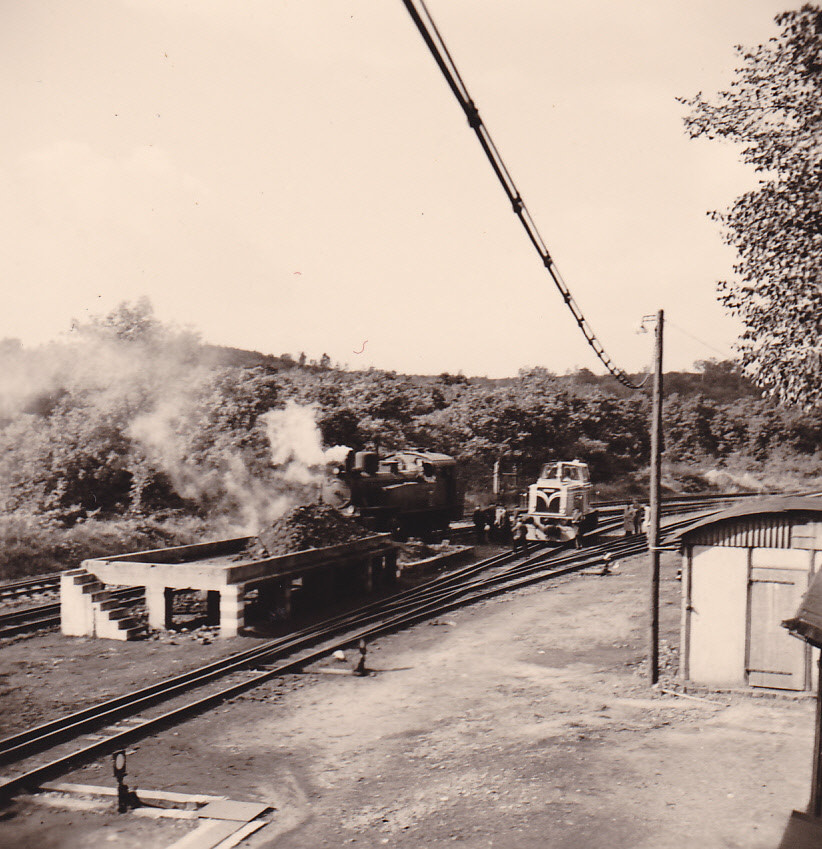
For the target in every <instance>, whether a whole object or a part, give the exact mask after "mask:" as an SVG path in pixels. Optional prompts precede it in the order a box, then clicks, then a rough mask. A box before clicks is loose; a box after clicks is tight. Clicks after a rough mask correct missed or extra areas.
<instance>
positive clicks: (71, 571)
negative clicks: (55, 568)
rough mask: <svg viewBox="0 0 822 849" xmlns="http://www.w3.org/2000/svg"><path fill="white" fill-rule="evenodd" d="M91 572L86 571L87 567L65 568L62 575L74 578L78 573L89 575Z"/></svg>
mask: <svg viewBox="0 0 822 849" xmlns="http://www.w3.org/2000/svg"><path fill="white" fill-rule="evenodd" d="M89 574H91V573H90V572H86V570H85V569H65V570H64V571H62V572H61V573H60V575H61V576H62V577H66V578H74V577H75V576H77V575H89Z"/></svg>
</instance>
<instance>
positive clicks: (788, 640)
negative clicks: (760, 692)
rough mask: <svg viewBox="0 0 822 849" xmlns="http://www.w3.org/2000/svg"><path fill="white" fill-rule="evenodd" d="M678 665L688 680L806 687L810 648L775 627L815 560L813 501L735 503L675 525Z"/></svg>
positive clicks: (819, 550) (817, 530) (820, 554)
mask: <svg viewBox="0 0 822 849" xmlns="http://www.w3.org/2000/svg"><path fill="white" fill-rule="evenodd" d="M676 538H677V539H678V540H679V542H680V544H681V551H682V558H683V562H682V619H681V627H682V639H681V659H680V670H681V675H682V677H683V678H684V679H685V680H687V681H691V682H693V683H697V684H708V685H724V686H749V687H766V688H773V689H779V690H800V691H801V690H809V689H810V688H811V686H812V681H811V652H817V651H818V650H817V649H813V648H811V647H810V646H808V645H806V644H805V643H803V642H801V641H800V640H797V639H795V638H793V637H791V636H790V634H789V633H788V632H787V631H786V630H785V629H784V628H782V627H781V623H782V621H783V620H785V619H789V618H790V617H791V616H793V615H794V613H795V612H796V610H797V608H798V607H799V604H800V600H801V599H802V596H803V594H804V593H805V591H806V590H807V589H808V584H809V582H810V579H811V577H812V576H813V574H814V573H815V572H816V571H818V570H819V569H820V566H822V499H820V498H816V497H811V496H803V497H796V496H780V497H769V498H762V499H756V500H747V499H746V500H745V501H744V502H740V503H739V504H737V505H735V506H733V507H731V508H729V509H727V510H723V511H721V512H718V513H715V514H713V515H711V516H706V517H703V518H701V519H699V520H698V521H696V522H694V523H693V524H692V525H689V526H688V527H686V528H684V529H683V530H681V531H680V532H679V533H678V534H677V535H676Z"/></svg>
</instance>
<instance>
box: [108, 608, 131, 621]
mask: <svg viewBox="0 0 822 849" xmlns="http://www.w3.org/2000/svg"><path fill="white" fill-rule="evenodd" d="M106 618H107V619H108V620H109V622H119V621H120V620H121V619H128V618H133V617H132V616H131V613H130V612H129V611H128V610H126V608H125V607H115V608H113V609H111V610H109V611H107V615H106Z"/></svg>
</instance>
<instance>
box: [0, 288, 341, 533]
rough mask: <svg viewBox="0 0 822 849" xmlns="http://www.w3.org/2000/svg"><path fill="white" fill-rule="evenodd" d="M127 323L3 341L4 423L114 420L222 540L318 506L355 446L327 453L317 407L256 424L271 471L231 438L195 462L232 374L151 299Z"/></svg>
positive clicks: (293, 409) (288, 410)
mask: <svg viewBox="0 0 822 849" xmlns="http://www.w3.org/2000/svg"><path fill="white" fill-rule="evenodd" d="M118 316H119V318H120V319H122V318H123V317H125V318H126V319H129V320H132V324H133V331H134V332H133V333H132V332H131V327H130V325H129V323H128V321H125V322H122V321H121V322H120V323H119V324H118V323H114V324H107V323H106V322H105V321H102V322H101V321H98V322H97V323H92V324H90V325H86V326H84V327H80V328H77V329H75V332H74V333H72V334H71V337H69V338H67V339H66V340H63V341H60V342H54V343H51V344H49V345H45V346H42V347H40V348H37V349H33V350H31V349H24V348H23V347H22V346H21V345H20V344H19V343H18V342H16V340H4V341H2V342H0V419H2V421H3V422H5V423H9V422H11V421H14V420H19V421H24V420H27V419H28V416H27V415H26V414H33V415H34V416H35V418H34V419H29V421H30V423H31V422H33V423H35V426H36V427H39V428H41V432H43V433H46V434H48V433H49V432H54V431H49V427H50V426H51V427H60V426H61V425H60V423H61V422H65V421H68V419H65V418H59V416H58V417H57V418H55V420H54V421H55V424H54V425H49V416H50V415H51V411H52V410H55V409H57V410H59V411H60V413H61V415H62V414H75V413H76V418H77V420H82V421H85V422H91V423H94V422H98V421H99V422H101V423H105V424H106V426H109V427H111V428H113V429H115V430H117V431H118V432H120V433H121V434H122V435H123V436H124V437H125V438H126V439H127V441H128V442H129V443H130V445H131V448H130V449H129V450H130V451H131V454H132V455H133V456H131V458H130V459H127V462H129V463H131V464H132V465H131V468H142V469H147V468H153V469H154V470H155V471H160V472H163V473H164V474H165V475H166V476H167V478H168V480H169V481H170V482H171V484H172V486H173V487H174V489H175V490H176V491H177V493H178V494H179V495H180V496H182V497H183V498H185V499H188V500H191V501H194V502H196V503H197V504H198V505H199V506H200V507H201V509H202V510H203V511H204V512H205V513H206V514H207V516H208V521H209V524H210V525H212V527H213V529H214V531H215V532H242V533H254V532H256V531H257V530H259V529H260V528H261V527H263V526H265V525H266V524H269V523H270V522H272V521H273V520H274V519H276V518H277V517H278V516H279V515H281V514H282V513H283V512H284V511H285V510H287V509H288V508H289V507H291V506H293V505H295V504H298V503H305V502H307V501H316V500H317V499H318V495H319V488H320V485H321V483H322V479H323V474H324V467H325V466H326V465H327V464H328V463H331V462H339V461H341V460H343V459H344V457H345V455H346V453H347V451H348V449H347V448H345V447H343V446H335V447H334V448H331V449H324V448H323V445H322V438H321V434H320V430H319V427H318V426H317V422H316V413H317V410H316V408H315V407H314V406H312V405H308V406H301V405H299V404H297V403H295V402H293V401H291V402H288V403H287V404H286V406H285V408H283V409H273V410H269V411H268V412H267V413H265V414H264V415H263V416H262V417H261V418H260V420H259V421H258V424H257V425H256V427H258V428H260V429H261V430H262V433H264V435H265V436H267V438H268V441H269V443H270V464H266V463H265V462H262V463H261V462H260V458H259V457H257V456H251V455H249V454H246V455H244V454H243V452H242V450H241V448H240V447H239V446H238V445H236V444H235V443H234V442H233V441H232V434H230V433H228V432H222V431H221V432H216V433H212V434H211V437H210V438H211V440H212V443H213V444H210V445H209V446H207V447H208V450H206V451H205V452H203V451H199V453H197V456H191V454H192V434H195V433H199V432H200V431H198V428H202V427H203V426H204V423H205V422H208V421H209V416H210V414H211V413H213V412H214V410H213V407H214V405H219V403H220V401H221V396H220V393H219V392H217V391H215V387H216V386H217V381H218V378H219V376H220V375H222V374H225V372H223V371H221V370H220V369H219V368H218V367H217V366H216V364H215V362H214V360H213V357H212V356H211V355H210V354H209V353H208V349H206V348H204V347H203V346H201V345H200V344H199V342H198V341H197V340H196V339H195V338H194V337H192V336H191V335H190V334H187V333H185V332H181V331H177V330H171V329H169V328H164V327H162V326H161V325H159V324H158V323H157V322H156V321H155V320H154V319H153V316H152V315H151V308H150V305H148V304H147V303H146V304H138V305H137V307H136V308H130V307H128V306H127V305H124V307H122V308H121V310H120V313H119V314H118ZM141 322H142V323H141ZM61 405H63V407H61ZM209 405H212V406H211V407H209ZM38 423H39V424H38ZM211 426H212V430H214V429H215V428H214V425H213V422H212V425H211ZM233 435H234V436H236V433H235V434H233ZM113 462H122V461H117V460H115V461H113ZM2 488H3V487H2V482H0V490H2ZM0 495H3V493H2V492H0ZM7 495H8V494H7ZM0 501H2V498H0Z"/></svg>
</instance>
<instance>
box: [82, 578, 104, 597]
mask: <svg viewBox="0 0 822 849" xmlns="http://www.w3.org/2000/svg"><path fill="white" fill-rule="evenodd" d="M80 587H81V588H82V590H83V592H84V593H87V594H90V593H96V592H99V591H100V590H103V589H105V587H106V585H105V584H103V583H102V582H100V581H98V580H97V579H96V578H94V576H92V580H91V581H83V582H82V583H81V584H80Z"/></svg>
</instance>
